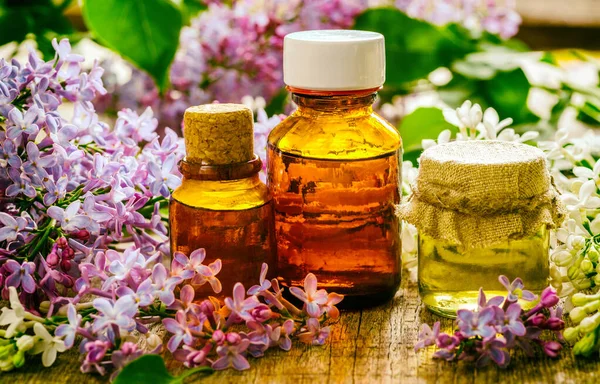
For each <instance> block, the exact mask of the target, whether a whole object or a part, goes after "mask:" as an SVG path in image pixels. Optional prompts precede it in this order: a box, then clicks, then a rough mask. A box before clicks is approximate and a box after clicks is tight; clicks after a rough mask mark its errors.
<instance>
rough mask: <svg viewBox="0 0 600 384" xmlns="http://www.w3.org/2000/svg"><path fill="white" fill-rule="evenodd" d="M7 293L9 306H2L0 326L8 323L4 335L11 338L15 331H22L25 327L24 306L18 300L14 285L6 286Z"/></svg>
mask: <svg viewBox="0 0 600 384" xmlns="http://www.w3.org/2000/svg"><path fill="white" fill-rule="evenodd" d="M8 295H9V299H10V308H8V307H4V308H2V314H0V326H5V325H8V328H7V329H6V333H5V334H4V337H6V338H11V337H13V335H15V333H17V332H22V331H24V330H25V329H26V327H25V324H24V322H25V308H23V305H22V304H21V301H20V300H19V295H18V294H17V289H16V288H15V287H9V288H8Z"/></svg>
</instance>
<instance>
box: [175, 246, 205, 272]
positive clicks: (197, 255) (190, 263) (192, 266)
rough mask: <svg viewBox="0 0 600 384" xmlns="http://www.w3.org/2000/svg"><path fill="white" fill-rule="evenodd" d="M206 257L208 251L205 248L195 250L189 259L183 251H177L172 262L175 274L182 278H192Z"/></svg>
mask: <svg viewBox="0 0 600 384" xmlns="http://www.w3.org/2000/svg"><path fill="white" fill-rule="evenodd" d="M205 258H206V252H205V250H204V248H200V249H196V250H195V251H193V252H192V253H191V254H190V257H189V259H188V257H187V256H186V255H184V254H183V253H181V252H175V253H174V254H173V261H172V262H171V271H172V273H173V274H174V275H176V276H179V277H181V278H182V279H191V278H192V277H193V276H194V274H195V273H196V268H198V267H200V266H201V265H202V262H203V261H204V259H205Z"/></svg>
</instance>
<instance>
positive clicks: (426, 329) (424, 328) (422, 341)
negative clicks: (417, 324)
mask: <svg viewBox="0 0 600 384" xmlns="http://www.w3.org/2000/svg"><path fill="white" fill-rule="evenodd" d="M439 334H440V322H439V321H436V322H435V323H434V324H433V329H432V328H431V327H430V326H429V325H428V324H421V332H419V341H417V343H416V344H415V351H418V350H419V349H422V348H425V347H428V346H430V345H434V344H435V343H436V340H437V338H438V336H439Z"/></svg>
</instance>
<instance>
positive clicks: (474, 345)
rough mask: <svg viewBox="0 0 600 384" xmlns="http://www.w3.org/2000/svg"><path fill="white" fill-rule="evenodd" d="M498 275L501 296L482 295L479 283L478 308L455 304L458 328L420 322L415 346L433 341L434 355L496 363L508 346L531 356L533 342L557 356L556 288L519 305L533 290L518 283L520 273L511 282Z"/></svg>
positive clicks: (504, 359)
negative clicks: (448, 330)
mask: <svg viewBox="0 0 600 384" xmlns="http://www.w3.org/2000/svg"><path fill="white" fill-rule="evenodd" d="M499 281H500V283H501V284H502V285H503V286H504V287H505V288H506V289H507V290H508V294H507V296H506V297H503V296H496V297H493V298H491V299H490V300H487V298H486V296H485V293H484V292H483V290H482V289H480V290H479V302H478V309H477V310H475V311H470V310H466V309H461V310H459V311H458V313H457V320H456V326H457V328H458V329H457V330H456V331H455V332H454V333H453V334H447V333H440V322H436V323H435V324H434V325H433V328H432V327H429V325H427V324H423V325H422V328H421V332H420V333H419V341H418V342H417V344H416V345H415V351H417V350H419V349H422V348H426V347H428V346H431V345H436V346H437V347H438V348H439V349H438V350H437V351H436V352H435V353H434V357H436V358H440V359H444V360H446V361H454V360H465V361H474V362H475V363H476V364H477V366H484V365H487V364H489V363H490V362H494V363H496V364H497V365H498V366H500V367H506V366H508V364H509V363H510V353H509V352H510V350H512V349H515V348H517V347H519V348H521V349H522V350H523V351H524V352H525V353H526V354H527V355H528V356H533V354H534V351H535V349H536V348H537V349H541V350H542V351H543V352H544V353H545V354H546V355H547V356H549V357H556V356H558V354H559V353H560V351H561V349H562V344H561V343H560V342H559V341H562V333H561V331H562V330H563V329H564V327H565V323H564V321H563V320H562V308H561V307H556V305H557V304H558V302H559V298H558V296H557V295H556V291H554V289H553V288H552V287H547V288H546V289H544V291H543V292H542V293H541V295H540V298H539V300H538V302H537V303H536V304H535V305H534V306H533V308H531V309H529V310H523V309H522V308H521V305H520V304H519V303H518V300H519V299H521V300H525V301H533V300H535V299H537V297H536V295H534V294H533V293H531V292H530V291H527V290H524V289H523V288H524V287H523V281H522V280H521V279H520V278H517V279H515V280H514V281H513V282H512V283H511V282H510V281H509V280H508V278H507V277H506V276H500V277H499ZM544 331H550V332H552V333H554V334H555V335H556V336H557V338H558V340H559V341H555V340H545V339H542V338H541V336H542V333H543V332H544Z"/></svg>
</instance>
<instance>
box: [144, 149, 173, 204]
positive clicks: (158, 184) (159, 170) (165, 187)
mask: <svg viewBox="0 0 600 384" xmlns="http://www.w3.org/2000/svg"><path fill="white" fill-rule="evenodd" d="M174 166H175V156H174V155H171V156H169V157H167V158H166V160H165V162H164V163H163V165H162V167H159V166H158V165H157V164H156V163H154V162H151V163H148V170H149V172H150V174H151V175H152V177H154V182H153V183H152V184H151V185H150V191H151V192H152V194H153V195H162V196H164V197H168V196H169V195H170V192H169V189H175V188H177V187H178V186H179V185H180V184H181V180H180V179H179V177H177V176H176V175H174V174H173V172H172V170H173V167H174Z"/></svg>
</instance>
